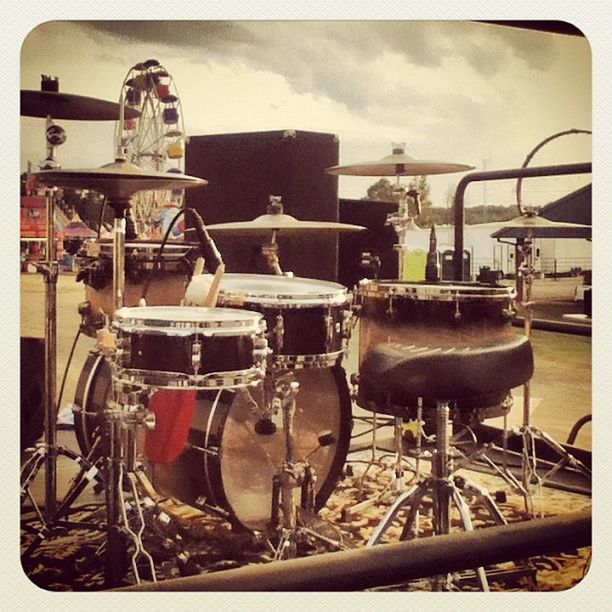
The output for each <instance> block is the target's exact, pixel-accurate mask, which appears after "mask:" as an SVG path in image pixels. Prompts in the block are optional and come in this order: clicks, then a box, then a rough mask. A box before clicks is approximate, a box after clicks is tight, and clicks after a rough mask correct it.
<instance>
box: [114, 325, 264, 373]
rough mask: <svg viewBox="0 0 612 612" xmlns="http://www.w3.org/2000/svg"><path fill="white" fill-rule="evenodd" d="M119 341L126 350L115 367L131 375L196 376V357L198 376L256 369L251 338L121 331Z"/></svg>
mask: <svg viewBox="0 0 612 612" xmlns="http://www.w3.org/2000/svg"><path fill="white" fill-rule="evenodd" d="M117 341H118V342H117V343H118V345H119V346H121V348H122V349H123V350H122V351H121V352H120V354H119V355H118V356H117V358H116V364H117V365H118V366H119V367H120V368H122V369H125V370H128V371H129V370H150V371H155V372H177V373H183V374H193V373H194V367H193V356H194V353H195V354H196V355H199V357H200V363H201V366H200V367H199V369H198V373H199V374H210V373H212V372H227V371H233V370H247V369H249V368H251V367H253V365H254V356H253V350H254V348H255V347H254V341H253V337H252V336H246V335H245V336H205V335H203V334H198V333H193V334H185V335H183V334H181V335H176V336H173V335H165V334H160V333H155V332H148V331H140V332H129V331H125V330H121V329H119V330H118V332H117ZM197 345H200V348H197ZM196 351H197V352H196Z"/></svg>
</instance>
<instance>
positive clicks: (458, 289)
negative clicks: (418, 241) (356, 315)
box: [358, 282, 516, 302]
mask: <svg viewBox="0 0 612 612" xmlns="http://www.w3.org/2000/svg"><path fill="white" fill-rule="evenodd" d="M358 291H359V294H360V295H361V296H363V297H373V298H382V299H385V298H389V297H390V296H393V297H396V296H400V297H408V298H412V299H417V300H422V301H442V302H443V301H449V302H452V301H456V300H457V299H460V300H462V301H467V300H485V301H486V300H499V301H501V300H508V299H512V298H514V297H515V296H516V290H515V289H514V288H513V287H470V286H461V285H416V284H414V285H403V284H401V283H380V282H372V283H368V284H364V285H361V286H360V287H359V290H358Z"/></svg>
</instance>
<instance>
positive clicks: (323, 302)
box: [217, 274, 351, 370]
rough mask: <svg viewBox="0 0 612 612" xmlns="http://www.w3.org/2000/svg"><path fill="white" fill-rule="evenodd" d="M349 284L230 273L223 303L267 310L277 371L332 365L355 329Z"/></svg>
mask: <svg viewBox="0 0 612 612" xmlns="http://www.w3.org/2000/svg"><path fill="white" fill-rule="evenodd" d="M350 301H351V298H350V296H349V293H348V291H347V289H346V287H343V286H342V285H339V284H337V283H332V282H328V281H320V280H311V279H308V278H291V277H286V276H270V275H265V274H226V275H225V276H224V277H223V279H222V281H221V286H220V291H219V298H218V301H217V303H218V305H219V306H225V307H235V308H243V309H246V310H251V311H255V312H259V313H261V314H263V316H264V318H265V320H266V326H267V334H268V344H269V346H270V348H271V349H272V354H271V356H270V361H269V363H270V366H271V367H272V368H273V369H276V370H294V369H303V368H316V367H330V366H332V365H334V363H336V361H337V360H338V358H339V357H341V356H342V355H343V353H344V341H345V340H346V339H348V335H349V332H350V318H351V310H350Z"/></svg>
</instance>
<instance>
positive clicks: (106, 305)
mask: <svg viewBox="0 0 612 612" xmlns="http://www.w3.org/2000/svg"><path fill="white" fill-rule="evenodd" d="M160 247H161V243H160V242H144V241H143V242H140V241H133V242H128V243H126V245H125V290H124V298H123V303H124V305H125V306H137V305H138V302H139V300H140V298H141V296H142V291H143V289H144V284H145V282H146V281H147V279H148V276H149V274H150V273H151V270H152V269H153V266H154V264H155V261H156V259H157V256H158V254H159V250H160ZM199 253H200V251H199V247H198V245H196V244H195V243H184V242H183V243H175V242H169V243H167V244H166V245H164V249H163V251H162V254H161V257H160V260H159V266H158V267H157V269H156V270H155V271H154V272H153V276H152V277H151V283H150V285H149V289H148V291H147V296H146V301H147V305H149V306H178V305H179V304H180V303H181V300H182V299H183V296H184V295H185V287H186V286H187V283H188V282H189V278H190V277H191V274H192V273H193V268H194V263H195V260H196V258H197V257H198V255H199ZM77 268H78V272H77V280H82V281H83V282H84V284H85V299H86V300H87V301H88V302H89V303H90V304H91V308H90V312H89V314H87V315H86V316H85V321H84V325H83V330H84V331H85V333H86V334H87V335H89V336H93V337H95V335H96V330H97V329H100V328H101V327H102V325H103V323H104V314H106V315H108V316H111V315H112V314H113V311H114V307H113V242H112V241H109V240H100V241H97V242H88V243H86V244H85V246H84V248H83V249H82V252H80V253H79V254H78V255H77Z"/></svg>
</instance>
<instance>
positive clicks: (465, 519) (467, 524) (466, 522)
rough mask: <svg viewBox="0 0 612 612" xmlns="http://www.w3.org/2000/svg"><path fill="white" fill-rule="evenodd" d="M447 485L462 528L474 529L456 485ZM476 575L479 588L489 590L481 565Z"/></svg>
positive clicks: (467, 509) (466, 506)
mask: <svg viewBox="0 0 612 612" xmlns="http://www.w3.org/2000/svg"><path fill="white" fill-rule="evenodd" d="M447 486H448V487H449V488H450V491H451V496H452V500H453V503H454V504H455V507H456V508H457V510H458V511H459V516H460V517H461V522H462V523H463V528H464V529H465V531H474V526H473V524H472V517H471V516H470V509H469V508H468V505H467V504H466V503H465V499H463V495H461V492H460V491H459V489H457V487H456V486H455V485H454V484H453V483H452V482H448V483H447ZM474 571H475V572H476V576H477V577H478V582H479V583H480V588H481V589H482V590H483V591H485V592H488V591H489V581H488V580H487V575H486V572H485V571H484V568H483V567H477V568H476V569H475V570H474Z"/></svg>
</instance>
